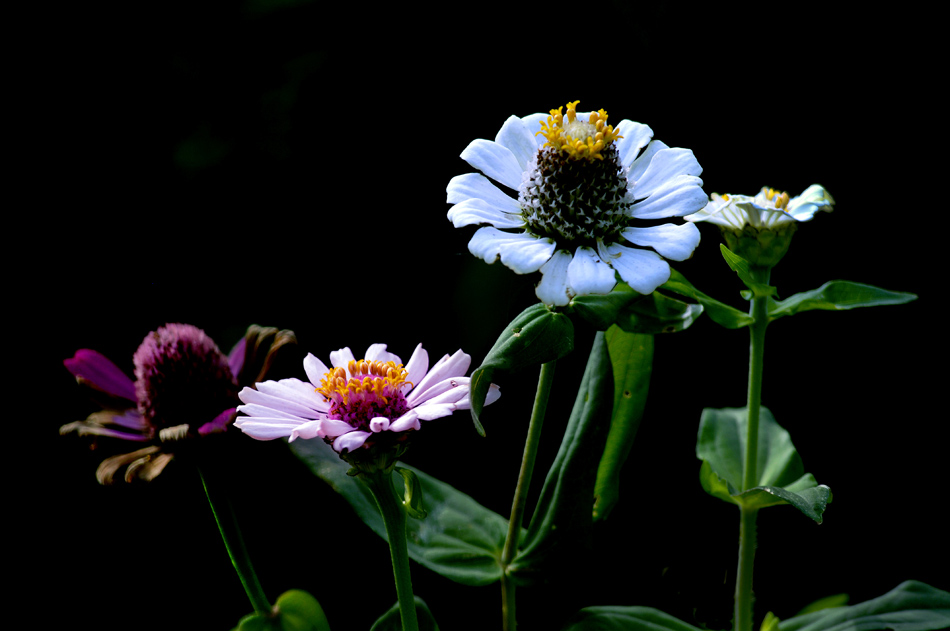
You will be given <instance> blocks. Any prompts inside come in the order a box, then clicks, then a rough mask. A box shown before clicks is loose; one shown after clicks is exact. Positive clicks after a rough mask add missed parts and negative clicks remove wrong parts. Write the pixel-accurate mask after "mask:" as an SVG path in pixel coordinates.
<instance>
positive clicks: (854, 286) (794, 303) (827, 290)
mask: <svg viewBox="0 0 950 631" xmlns="http://www.w3.org/2000/svg"><path fill="white" fill-rule="evenodd" d="M916 299H917V296H916V295H914V294H909V293H904V292H900V291H888V290H886V289H881V288H879V287H874V286H872V285H863V284H861V283H852V282H851V281H847V280H832V281H829V282H827V283H825V284H824V285H822V286H821V287H819V288H818V289H812V290H811V291H805V292H802V293H800V294H795V295H794V296H790V297H789V298H786V299H785V300H780V301H772V302H771V303H770V304H769V319H771V320H776V319H778V318H781V317H782V316H787V315H795V314H796V313H799V312H800V311H810V310H812V309H823V310H827V311H845V310H848V309H856V308H858V307H877V306H881V305H901V304H904V303H908V302H910V301H912V300H916Z"/></svg>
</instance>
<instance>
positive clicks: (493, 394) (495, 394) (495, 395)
mask: <svg viewBox="0 0 950 631" xmlns="http://www.w3.org/2000/svg"><path fill="white" fill-rule="evenodd" d="M499 397H501V390H499V389H498V386H496V385H495V384H491V386H490V387H489V388H488V395H487V396H486V397H485V405H491V404H492V403H494V402H495V401H497V400H498V399H499ZM455 409H456V410H470V409H472V398H471V397H466V398H464V399H462V400H461V401H459V402H458V403H456V404H455Z"/></svg>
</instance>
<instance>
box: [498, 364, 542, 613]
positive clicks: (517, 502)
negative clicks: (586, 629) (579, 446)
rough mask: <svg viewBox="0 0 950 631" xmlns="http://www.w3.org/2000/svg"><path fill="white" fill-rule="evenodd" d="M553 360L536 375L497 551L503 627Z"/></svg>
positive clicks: (511, 604)
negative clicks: (502, 539)
mask: <svg viewBox="0 0 950 631" xmlns="http://www.w3.org/2000/svg"><path fill="white" fill-rule="evenodd" d="M555 365H556V362H555V361H550V362H547V363H545V364H542V365H541V375H540V376H539V378H538V391H537V394H535V397H534V408H533V409H532V410H531V421H530V422H529V423H528V437H527V439H525V444H524V456H523V457H522V459H521V471H520V473H519V474H518V485H517V486H516V487H515V497H514V500H512V503H511V518H510V519H509V520H508V535H507V537H505V548H504V550H502V553H501V566H502V575H501V609H502V628H503V629H504V631H515V629H516V628H517V625H518V623H517V618H516V612H515V584H514V581H512V580H511V577H509V576H508V566H509V565H510V564H511V562H512V561H513V560H514V558H515V555H516V554H517V552H518V540H519V539H520V538H521V524H522V521H523V520H524V510H525V502H526V500H527V498H528V489H529V487H530V486H531V474H532V473H533V472H534V461H535V459H536V458H537V455H538V443H539V442H540V440H541V426H542V425H543V424H544V413H545V411H546V410H547V407H548V398H549V397H550V396H551V386H552V384H553V383H554V367H555Z"/></svg>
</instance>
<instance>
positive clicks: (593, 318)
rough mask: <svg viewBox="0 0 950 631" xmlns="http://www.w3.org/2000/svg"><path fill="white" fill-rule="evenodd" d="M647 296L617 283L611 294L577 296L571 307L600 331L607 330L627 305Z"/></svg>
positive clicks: (628, 286)
mask: <svg viewBox="0 0 950 631" xmlns="http://www.w3.org/2000/svg"><path fill="white" fill-rule="evenodd" d="M645 297H646V296H644V295H643V294H641V293H638V292H636V291H634V290H633V289H632V288H631V287H630V285H628V284H626V283H617V285H616V287H614V288H613V290H612V291H611V292H610V293H609V294H588V295H586V296H577V297H576V298H574V299H573V300H571V309H572V311H573V312H574V313H576V314H577V315H579V316H580V317H581V318H583V319H584V320H586V321H587V322H589V323H590V324H591V325H592V326H593V327H594V328H595V329H597V330H598V331H606V330H607V329H608V328H610V326H611V325H612V324H613V323H614V322H616V321H617V318H618V317H619V316H620V312H621V311H623V309H624V308H625V307H626V306H627V305H629V304H630V303H632V302H634V301H636V300H642V299H643V298H645Z"/></svg>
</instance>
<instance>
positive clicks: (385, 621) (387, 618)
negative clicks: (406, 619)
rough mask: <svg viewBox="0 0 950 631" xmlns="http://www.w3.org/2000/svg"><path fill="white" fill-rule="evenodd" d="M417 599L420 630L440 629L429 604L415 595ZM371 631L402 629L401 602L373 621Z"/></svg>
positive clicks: (397, 630)
mask: <svg viewBox="0 0 950 631" xmlns="http://www.w3.org/2000/svg"><path fill="white" fill-rule="evenodd" d="M413 598H415V601H416V616H417V617H418V618H419V631H439V625H438V624H436V622H435V617H434V616H433V615H432V612H431V611H429V606H428V605H426V604H425V602H424V601H423V600H422V599H421V598H419V597H418V596H414V597H413ZM369 631H402V619H401V618H400V617H399V603H396V604H395V605H393V606H392V607H390V608H389V611H387V612H386V613H384V614H383V615H382V616H380V618H379V620H377V621H376V622H374V623H373V626H372V627H370V629H369Z"/></svg>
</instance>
